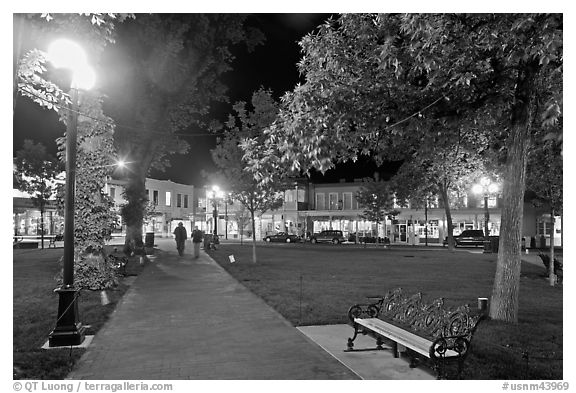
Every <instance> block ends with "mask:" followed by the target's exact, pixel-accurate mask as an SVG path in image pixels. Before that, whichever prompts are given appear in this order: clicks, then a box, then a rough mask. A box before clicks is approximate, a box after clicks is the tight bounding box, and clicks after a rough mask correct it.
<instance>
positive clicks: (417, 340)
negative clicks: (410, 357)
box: [354, 318, 458, 357]
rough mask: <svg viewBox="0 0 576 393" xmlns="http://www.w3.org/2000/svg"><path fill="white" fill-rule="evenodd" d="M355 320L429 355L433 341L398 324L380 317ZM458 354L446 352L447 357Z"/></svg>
mask: <svg viewBox="0 0 576 393" xmlns="http://www.w3.org/2000/svg"><path fill="white" fill-rule="evenodd" d="M354 322H356V323H357V324H359V325H361V326H364V327H366V328H368V329H370V330H372V331H373V332H376V333H378V334H381V335H382V336H384V337H388V338H389V339H391V340H393V341H395V342H397V343H398V344H400V345H403V346H405V347H407V348H410V349H412V350H413V351H415V352H418V353H419V354H421V355H424V356H426V357H428V356H429V351H430V347H431V346H432V341H430V340H427V339H425V338H424V337H420V336H418V335H416V334H414V333H410V332H409V331H406V330H404V329H402V328H400V327H398V326H395V325H392V324H390V323H388V322H385V321H383V320H381V319H378V318H355V319H354ZM455 356H458V352H456V351H452V350H448V351H446V353H445V357H455Z"/></svg>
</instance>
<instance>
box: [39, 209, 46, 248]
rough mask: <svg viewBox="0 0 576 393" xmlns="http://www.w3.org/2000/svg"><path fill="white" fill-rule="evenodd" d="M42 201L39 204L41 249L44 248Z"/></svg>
mask: <svg viewBox="0 0 576 393" xmlns="http://www.w3.org/2000/svg"><path fill="white" fill-rule="evenodd" d="M45 210H46V209H45V208H44V202H42V204H41V206H40V245H41V248H42V250H43V249H44V211H45Z"/></svg>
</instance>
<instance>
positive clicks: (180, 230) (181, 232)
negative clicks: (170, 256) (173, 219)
mask: <svg viewBox="0 0 576 393" xmlns="http://www.w3.org/2000/svg"><path fill="white" fill-rule="evenodd" d="M174 237H175V238H176V249H177V250H178V255H180V256H183V255H184V243H185V242H186V239H187V238H188V233H187V232H186V228H184V224H182V223H179V224H178V226H177V227H176V229H174Z"/></svg>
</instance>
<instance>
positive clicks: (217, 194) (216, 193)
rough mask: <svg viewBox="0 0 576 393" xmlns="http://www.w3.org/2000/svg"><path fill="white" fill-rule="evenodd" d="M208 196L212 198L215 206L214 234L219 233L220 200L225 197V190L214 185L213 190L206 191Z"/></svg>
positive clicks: (213, 212) (213, 213)
mask: <svg viewBox="0 0 576 393" xmlns="http://www.w3.org/2000/svg"><path fill="white" fill-rule="evenodd" d="M206 196H207V197H208V198H210V199H212V205H213V206H214V210H213V211H212V216H213V218H214V235H218V202H219V200H220V199H222V198H223V197H224V192H223V191H222V190H220V187H218V186H216V185H214V186H212V189H211V190H209V191H207V192H206Z"/></svg>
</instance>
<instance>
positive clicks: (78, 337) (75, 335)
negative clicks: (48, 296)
mask: <svg viewBox="0 0 576 393" xmlns="http://www.w3.org/2000/svg"><path fill="white" fill-rule="evenodd" d="M54 292H57V293H58V296H59V301H58V320H57V321H56V327H55V328H54V330H53V331H52V332H51V333H50V335H49V336H48V345H49V346H50V347H67V346H72V345H80V344H82V342H83V341H84V333H85V330H86V328H85V327H84V326H82V323H81V322H80V321H79V314H78V302H77V301H76V299H77V298H78V290H77V289H75V288H74V287H69V288H65V287H62V288H57V289H56V290H55V291H54Z"/></svg>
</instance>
